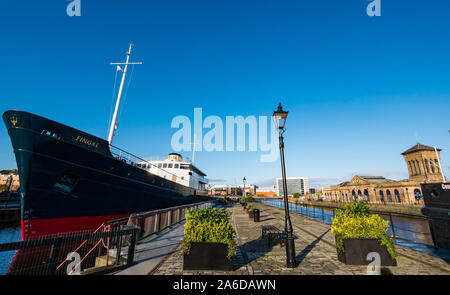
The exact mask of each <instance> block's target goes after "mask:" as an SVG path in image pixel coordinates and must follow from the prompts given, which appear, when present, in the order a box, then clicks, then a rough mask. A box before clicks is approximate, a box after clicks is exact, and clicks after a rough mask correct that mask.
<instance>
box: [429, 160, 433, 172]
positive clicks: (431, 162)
mask: <svg viewBox="0 0 450 295" xmlns="http://www.w3.org/2000/svg"><path fill="white" fill-rule="evenodd" d="M430 166H431V173H434V167H433V166H434V165H433V160H430Z"/></svg>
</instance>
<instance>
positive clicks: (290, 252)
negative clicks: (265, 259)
mask: <svg viewBox="0 0 450 295" xmlns="http://www.w3.org/2000/svg"><path fill="white" fill-rule="evenodd" d="M297 265H298V263H297V260H296V259H295V244H294V238H293V237H292V236H290V237H287V238H286V267H287V268H295V267H297Z"/></svg>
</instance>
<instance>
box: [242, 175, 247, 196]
mask: <svg viewBox="0 0 450 295" xmlns="http://www.w3.org/2000/svg"><path fill="white" fill-rule="evenodd" d="M246 180H247V179H245V177H244V178H242V182H243V183H244V191H243V192H242V196H243V197H244V199H245V197H246V196H245V181H246Z"/></svg>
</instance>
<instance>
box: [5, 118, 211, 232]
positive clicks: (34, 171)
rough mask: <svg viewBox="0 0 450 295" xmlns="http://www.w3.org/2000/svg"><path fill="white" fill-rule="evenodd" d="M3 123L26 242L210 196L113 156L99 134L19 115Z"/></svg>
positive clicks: (89, 227) (43, 119)
mask: <svg viewBox="0 0 450 295" xmlns="http://www.w3.org/2000/svg"><path fill="white" fill-rule="evenodd" d="M3 120H4V122H5V124H6V126H7V129H8V133H9V135H10V137H11V142H12V145H13V148H14V153H15V156H16V161H17V167H18V170H19V177H20V189H19V191H20V195H21V202H22V209H21V210H22V212H21V219H22V238H23V240H29V239H34V238H38V237H43V236H48V235H52V234H58V233H64V232H73V231H81V230H93V229H94V230H95V229H97V228H98V227H99V226H100V225H101V224H102V223H104V222H106V221H109V220H113V219H117V218H122V217H125V216H129V215H130V214H132V213H136V212H142V211H149V210H157V209H162V208H167V207H173V206H179V205H184V204H189V203H196V202H201V201H204V200H206V199H207V198H208V197H207V196H206V195H205V193H204V192H199V191H196V190H195V189H193V188H190V187H187V186H183V185H181V184H179V183H176V182H174V181H170V180H167V179H165V178H162V177H159V176H157V175H154V174H150V173H149V172H147V171H146V170H144V169H141V168H139V167H138V166H137V165H136V163H133V162H130V161H129V160H124V159H123V158H120V157H117V156H114V155H113V154H112V153H111V151H110V147H109V144H108V142H107V141H105V140H103V139H100V138H98V137H96V136H93V135H90V134H88V133H84V132H82V131H79V130H76V129H74V128H71V127H68V126H65V125H62V124H59V123H57V122H54V121H51V120H48V119H45V118H42V117H39V116H36V115H33V114H30V113H26V112H21V111H7V112H5V113H4V114H3Z"/></svg>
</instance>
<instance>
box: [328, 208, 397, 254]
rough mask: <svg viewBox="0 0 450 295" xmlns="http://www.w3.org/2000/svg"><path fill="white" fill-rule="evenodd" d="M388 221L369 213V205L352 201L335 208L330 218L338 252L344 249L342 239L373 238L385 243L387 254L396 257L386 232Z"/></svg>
mask: <svg viewBox="0 0 450 295" xmlns="http://www.w3.org/2000/svg"><path fill="white" fill-rule="evenodd" d="M388 225H389V223H388V222H387V221H385V220H383V219H382V218H381V217H380V216H379V215H377V214H370V208H369V206H367V205H365V204H362V203H357V202H353V203H351V204H349V205H346V206H344V207H343V210H339V209H338V210H336V216H335V217H334V218H333V220H332V225H331V232H332V233H333V234H335V236H336V247H337V250H338V252H343V251H344V239H346V238H356V239H363V238H374V239H378V240H379V241H380V243H381V244H382V245H385V246H386V248H387V250H388V252H389V254H390V255H391V257H392V258H393V259H396V257H397V254H396V253H395V248H394V242H393V240H392V238H391V237H389V236H388V235H387V234H386V233H387V231H388Z"/></svg>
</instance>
